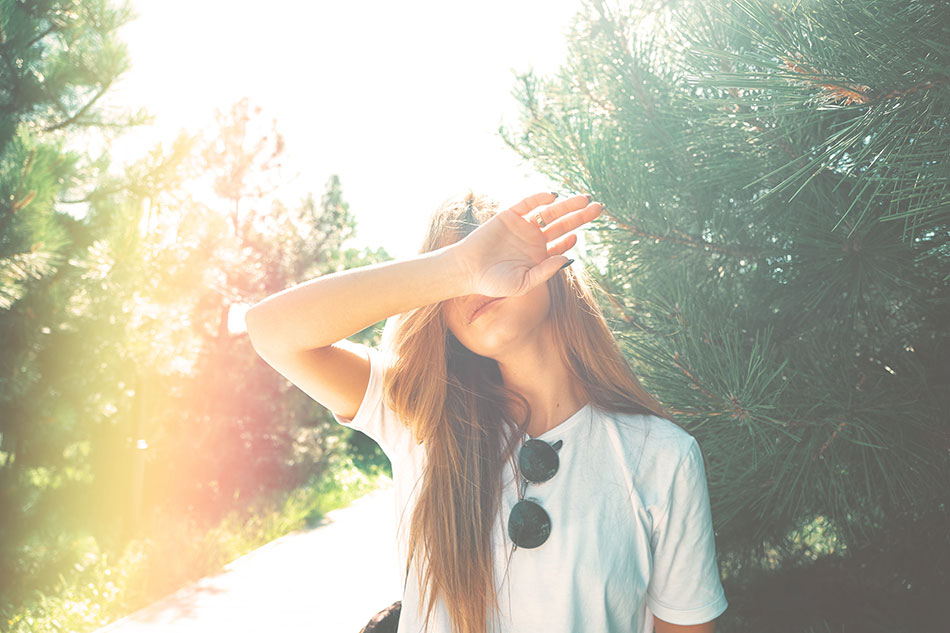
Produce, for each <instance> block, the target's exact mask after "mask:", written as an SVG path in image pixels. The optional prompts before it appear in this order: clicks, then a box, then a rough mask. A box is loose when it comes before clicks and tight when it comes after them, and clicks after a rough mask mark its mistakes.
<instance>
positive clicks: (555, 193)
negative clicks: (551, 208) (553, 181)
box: [551, 191, 561, 198]
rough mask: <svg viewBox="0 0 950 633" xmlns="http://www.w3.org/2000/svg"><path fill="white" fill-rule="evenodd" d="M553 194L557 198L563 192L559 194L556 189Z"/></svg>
mask: <svg viewBox="0 0 950 633" xmlns="http://www.w3.org/2000/svg"><path fill="white" fill-rule="evenodd" d="M551 195H552V196H554V197H555V198H557V197H558V196H560V195H561V194H559V193H558V192H556V191H552V192H551Z"/></svg>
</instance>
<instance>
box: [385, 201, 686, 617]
mask: <svg viewBox="0 0 950 633" xmlns="http://www.w3.org/2000/svg"><path fill="white" fill-rule="evenodd" d="M497 209H498V204H497V203H496V202H495V201H494V200H492V199H490V198H488V197H487V196H485V195H476V194H475V193H473V192H472V191H471V190H469V191H468V192H467V194H464V195H462V196H459V197H453V198H449V199H447V200H446V201H444V202H443V203H442V204H441V205H440V206H439V207H438V209H437V210H436V211H435V213H433V215H432V216H431V219H430V222H429V228H428V232H427V234H426V237H425V239H424V241H423V243H422V246H421V248H420V250H419V252H420V254H421V253H427V252H431V251H434V250H437V249H439V248H443V247H445V246H448V245H450V244H453V243H455V242H457V241H459V240H460V239H462V238H464V237H465V235H467V234H468V233H469V232H471V231H472V230H474V229H475V228H476V227H477V225H478V224H481V223H483V222H485V221H487V220H488V219H490V218H491V217H492V216H493V215H494V214H495V213H497ZM578 268H579V267H578ZM546 283H547V285H548V290H549V291H550V297H551V307H550V312H549V318H550V319H551V320H552V326H553V329H554V331H555V332H556V333H557V336H555V337H554V340H555V341H556V344H557V345H558V353H559V355H560V357H561V359H562V361H563V362H564V364H565V365H566V366H567V367H568V368H569V371H570V372H571V374H572V375H573V376H574V378H575V379H576V380H577V382H578V385H579V386H580V389H581V393H582V394H584V395H585V396H586V398H587V400H588V401H589V402H590V403H591V404H592V405H594V406H596V407H599V408H601V409H604V410H609V411H616V412H623V413H632V414H652V415H657V416H660V417H664V418H667V419H669V420H671V421H674V422H675V420H673V417H672V416H671V415H670V414H669V413H668V412H667V411H666V409H664V408H663V406H662V405H661V404H660V403H659V402H658V401H657V400H656V399H655V398H654V397H653V396H651V395H650V394H649V393H647V391H646V390H644V389H643V387H642V386H641V385H640V382H639V380H637V377H636V376H635V375H634V373H633V371H632V370H631V369H630V367H629V365H628V364H627V361H626V359H625V358H624V356H623V353H622V352H621V350H620V348H619V346H618V345H617V342H616V340H615V339H614V337H613V334H612V333H611V332H610V329H609V327H608V325H607V322H606V320H605V319H604V316H603V314H602V312H601V310H600V308H599V306H598V305H597V302H596V300H595V298H594V295H593V293H592V290H591V289H592V287H593V285H592V284H591V282H590V281H589V280H588V279H587V278H586V277H585V275H584V273H583V271H582V270H581V271H574V270H572V269H571V268H566V269H562V270H560V271H558V273H557V274H555V275H554V276H553V277H552V278H551V279H549V280H548V281H547V282H546ZM442 307H443V304H442V303H439V304H432V305H428V306H423V307H420V308H417V309H415V310H411V311H409V312H406V313H404V314H401V315H398V318H397V319H396V322H395V326H394V327H392V328H390V327H389V324H388V323H387V328H386V331H385V332H384V337H383V345H384V346H386V347H388V348H389V351H390V352H391V358H392V363H391V365H390V366H388V367H387V369H386V375H385V379H384V389H385V397H386V400H387V404H389V406H391V407H392V408H393V410H395V411H396V412H397V414H398V415H399V417H400V419H402V420H403V422H404V423H405V424H406V425H407V426H408V427H409V428H410V429H411V430H412V433H413V436H414V438H415V440H416V442H417V443H421V444H423V446H424V447H425V448H424V451H425V455H426V465H425V470H424V473H423V475H422V481H421V488H420V490H419V496H418V498H417V501H416V505H415V508H414V511H413V514H412V519H411V524H410V529H409V550H408V552H409V553H408V557H407V560H406V568H407V573H408V569H409V564H410V562H411V560H412V557H413V556H414V555H416V556H419V557H420V558H421V559H422V560H423V561H424V564H423V570H424V571H423V573H422V574H420V579H419V583H420V586H419V597H420V604H419V609H420V610H421V609H422V608H423V604H422V601H423V600H424V599H425V597H426V594H427V593H428V601H429V603H428V609H427V610H426V615H425V624H426V627H428V624H429V620H430V616H431V613H432V609H433V608H434V605H435V603H436V601H437V599H438V598H440V597H441V598H442V599H443V601H444V602H445V606H446V609H447V611H448V614H449V618H450V620H451V622H452V630H453V632H457V633H484V632H485V631H486V630H487V622H488V618H489V617H493V616H495V615H497V609H498V596H497V591H496V587H495V579H494V570H493V558H492V543H491V530H492V524H493V522H494V521H495V519H496V515H497V513H498V510H499V506H500V499H501V492H502V471H503V466H504V464H505V462H506V460H511V459H512V455H513V452H514V450H515V448H516V446H517V442H518V441H519V440H520V437H521V436H520V435H519V434H518V433H510V432H508V431H511V430H513V429H512V428H511V426H512V425H515V426H516V427H517V430H519V431H520V430H524V429H526V428H527V426H528V422H529V421H530V419H531V415H530V414H531V411H530V407H529V405H528V401H527V400H526V399H525V398H524V397H523V396H522V395H520V394H519V393H516V392H515V391H513V390H511V389H509V388H507V387H505V385H504V383H503V381H502V377H501V372H500V370H499V368H498V363H497V362H496V361H495V360H493V359H491V358H487V357H484V356H480V355H478V354H475V353H473V352H471V351H470V350H468V349H467V348H466V347H464V346H463V345H462V344H461V343H460V342H459V341H458V339H456V338H455V337H454V336H453V335H452V334H451V332H450V331H449V329H448V327H447V324H446V321H445V319H444V318H443V313H442ZM511 421H517V422H511ZM506 437H507V438H508V439H507V440H506V439H505V438H506ZM427 588H428V591H427Z"/></svg>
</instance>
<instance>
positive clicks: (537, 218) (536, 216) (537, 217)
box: [534, 211, 548, 229]
mask: <svg viewBox="0 0 950 633" xmlns="http://www.w3.org/2000/svg"><path fill="white" fill-rule="evenodd" d="M534 221H535V222H537V223H538V224H539V225H540V226H541V228H542V229H543V228H544V227H546V226H547V225H548V223H547V222H545V221H544V218H542V217H541V212H540V211H539V212H537V213H535V214H534Z"/></svg>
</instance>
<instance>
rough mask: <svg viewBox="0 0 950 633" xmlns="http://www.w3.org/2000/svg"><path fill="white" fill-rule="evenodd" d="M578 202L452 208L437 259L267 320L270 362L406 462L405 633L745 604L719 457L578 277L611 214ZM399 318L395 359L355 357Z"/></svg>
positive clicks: (576, 627) (598, 626)
mask: <svg viewBox="0 0 950 633" xmlns="http://www.w3.org/2000/svg"><path fill="white" fill-rule="evenodd" d="M556 198H557V195H556V194H553V193H539V194H536V195H533V196H531V197H529V198H526V199H525V200H522V201H521V202H519V203H518V204H516V205H515V206H513V207H511V208H510V209H506V210H503V211H498V208H497V205H496V204H495V203H494V202H493V201H491V200H489V199H487V198H485V197H484V196H475V195H474V194H472V193H471V192H469V193H468V195H466V196H464V197H460V198H455V199H450V200H447V201H446V202H445V203H443V204H442V205H441V206H440V208H439V209H438V210H437V211H436V212H435V213H434V214H433V216H432V218H431V221H430V225H429V230H428V234H427V235H426V237H425V240H424V243H423V245H422V248H421V250H420V253H419V255H417V256H414V257H410V258H405V259H399V260H395V261H390V262H385V263H381V264H375V265H371V266H364V267H360V268H356V269H351V270H346V271H342V272H339V273H334V274H330V275H325V276H322V277H319V278H317V279H314V280H311V281H309V282H307V283H304V284H300V285H298V286H295V287H293V288H290V289H287V290H284V291H282V292H279V293H277V294H275V295H273V296H271V297H268V298H266V299H264V300H263V301H261V302H260V303H258V304H257V305H255V306H253V307H252V308H251V310H250V311H249V312H248V313H247V317H246V321H247V327H248V334H249V335H250V337H251V341H252V344H253V345H254V348H255V350H256V351H257V352H258V354H260V356H261V357H262V358H263V359H264V360H265V361H267V362H268V363H269V364H270V365H272V366H273V367H274V368H275V369H276V370H277V371H278V372H280V373H281V374H282V375H284V376H285V377H286V378H288V379H289V380H290V381H292V382H293V383H294V384H296V385H297V386H299V387H300V388H301V389H302V390H303V391H305V392H306V393H307V394H309V395H310V396H311V397H312V398H314V399H315V400H316V401H317V402H320V403H321V404H323V405H324V406H326V407H327V408H329V409H330V410H331V411H332V412H333V414H334V417H335V418H336V420H337V421H339V422H340V423H342V424H348V425H350V426H351V427H353V428H356V429H359V430H360V431H363V432H364V433H366V434H367V435H369V436H370V437H372V438H373V439H375V440H376V441H377V442H378V443H379V444H380V446H381V447H382V449H383V450H384V451H385V453H386V454H387V455H388V456H389V458H390V460H391V462H392V466H393V481H394V488H395V494H396V516H397V519H398V523H397V524H398V526H399V527H398V530H397V543H398V546H399V553H400V557H401V559H402V560H403V561H405V562H406V568H405V576H404V578H403V580H404V583H405V584H404V593H403V599H402V607H401V612H400V614H399V622H398V630H399V631H400V633H416V632H422V631H428V632H429V633H450V632H451V633H456V632H457V633H485V632H486V631H492V632H506V633H516V632H517V633H521V632H524V633H528V632H535V631H545V632H548V633H553V632H564V633H568V632H576V631H597V632H620V631H623V632H624V633H630V632H638V633H650V631H652V630H653V627H655V628H656V631H658V632H659V633H665V632H670V631H692V632H711V631H714V626H715V623H714V620H715V618H716V617H718V616H719V615H720V614H721V613H722V612H723V611H724V610H725V609H726V607H727V602H726V599H725V596H724V593H723V590H722V586H721V584H720V579H719V569H718V565H717V560H716V552H715V542H714V536H713V529H712V521H711V515H710V508H709V497H708V492H707V486H706V477H705V469H704V464H703V455H702V452H701V451H700V448H699V445H698V444H697V443H696V440H695V439H694V438H693V437H692V436H691V435H690V434H689V433H687V432H686V431H685V430H684V429H683V428H682V427H680V426H678V425H677V424H676V423H675V422H674V421H673V419H672V417H671V416H670V415H669V414H668V413H667V412H666V411H665V409H664V408H663V407H662V406H661V405H660V403H659V402H657V401H656V399H654V398H653V397H652V396H650V394H648V393H647V392H646V391H645V390H644V389H643V388H642V387H641V385H640V383H639V381H638V380H637V378H636V377H635V376H634V374H633V373H632V371H631V370H630V368H629V367H628V365H627V363H626V361H625V359H624V356H623V355H622V353H621V351H620V349H619V347H618V345H617V342H616V341H615V339H614V338H613V335H612V334H611V332H610V330H609V328H608V326H607V323H606V321H605V320H604V317H603V315H602V313H601V311H600V310H599V308H598V305H597V303H596V301H595V299H594V296H593V294H592V292H591V286H590V283H589V282H588V281H587V280H586V279H585V277H584V275H583V274H582V271H578V270H574V269H572V268H570V267H567V266H568V265H569V264H570V263H571V262H572V261H573V260H568V258H567V257H566V256H564V253H565V252H566V251H567V250H568V249H570V248H571V247H572V246H574V244H575V242H576V235H574V234H572V233H570V232H571V231H573V230H574V229H577V228H578V227H580V226H582V225H584V224H585V223H587V222H589V221H591V220H592V219H594V218H596V217H597V216H598V215H599V214H600V213H601V211H602V209H603V205H601V204H600V203H598V202H591V198H590V197H589V196H583V195H581V196H574V197H570V198H568V199H566V200H561V201H560V202H557V201H556ZM387 317H390V318H389V319H388V320H387V322H386V327H385V328H384V331H383V337H382V343H381V345H380V347H379V348H378V349H377V348H370V347H366V346H363V345H358V344H355V343H352V342H350V341H348V340H346V337H348V336H351V335H353V334H355V333H357V332H359V331H361V330H363V329H365V328H366V327H369V326H370V325H372V324H374V323H377V322H379V321H381V320H383V319H386V318H387ZM353 590H354V591H359V588H358V587H354V588H353Z"/></svg>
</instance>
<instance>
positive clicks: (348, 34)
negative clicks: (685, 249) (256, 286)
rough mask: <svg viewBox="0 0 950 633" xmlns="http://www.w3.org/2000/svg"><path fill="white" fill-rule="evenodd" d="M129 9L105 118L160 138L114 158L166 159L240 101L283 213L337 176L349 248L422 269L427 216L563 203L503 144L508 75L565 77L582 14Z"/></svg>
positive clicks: (533, 2)
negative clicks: (249, 112)
mask: <svg viewBox="0 0 950 633" xmlns="http://www.w3.org/2000/svg"><path fill="white" fill-rule="evenodd" d="M131 4H132V6H133V7H134V9H135V11H136V12H137V13H138V14H139V18H137V19H136V20H135V21H133V22H131V23H130V24H128V25H126V26H125V27H124V28H123V29H122V31H121V32H120V33H121V36H122V37H123V38H124V39H125V41H126V42H127V43H128V45H129V53H130V56H131V59H132V64H133V67H132V69H131V70H130V71H129V72H128V73H127V74H126V75H124V78H123V80H122V81H120V83H119V84H118V85H117V86H116V87H115V89H114V93H113V94H112V95H111V97H110V99H109V101H108V103H110V104H121V105H126V106H128V107H131V108H139V107H143V106H144V107H146V108H147V109H148V110H149V111H150V112H152V113H153V114H155V115H156V125H155V126H154V128H153V129H143V130H140V131H136V132H134V133H132V132H130V133H129V134H127V135H126V136H125V137H124V138H123V139H122V140H121V141H120V142H118V143H116V144H115V145H114V146H113V155H115V156H119V157H121V156H123V155H127V156H129V157H130V158H131V157H133V156H141V155H142V154H143V153H144V152H145V151H146V149H147V148H149V147H151V146H152V145H154V144H155V143H157V142H159V141H162V142H164V143H166V146H167V145H168V144H169V143H170V142H171V140H172V139H173V138H174V136H175V135H176V133H177V131H178V130H179V129H181V128H186V129H188V130H189V131H196V130H198V129H199V128H201V127H207V126H210V125H212V124H213V122H214V110H215V109H216V108H220V109H222V110H226V109H228V108H229V107H230V106H231V104H233V103H234V102H235V101H237V100H239V99H240V98H241V97H243V96H247V97H249V98H250V100H251V104H252V105H260V106H261V107H262V108H263V114H264V115H266V116H267V117H270V118H275V119H276V120H277V126H278V130H279V131H280V132H281V133H282V134H283V135H284V138H285V140H286V142H287V149H286V153H285V160H284V166H285V169H287V173H288V182H287V190H286V193H285V194H283V195H281V196H280V198H281V199H282V200H284V201H285V202H287V203H288V204H293V203H296V201H298V200H299V199H300V198H302V197H303V196H304V195H305V193H306V192H307V191H312V192H313V193H314V196H315V197H316V198H317V199H319V197H320V195H321V194H322V193H323V190H324V185H325V183H326V181H327V178H328V177H329V176H330V174H333V173H336V174H339V176H340V178H341V181H342V185H343V194H344V198H345V199H346V200H347V201H348V202H349V203H350V211H351V212H352V213H353V214H354V215H355V216H356V218H357V223H358V224H357V235H358V237H357V238H356V239H355V240H353V241H351V242H350V243H348V244H347V245H348V246H356V247H361V246H373V247H376V246H383V247H384V248H385V249H386V250H387V251H388V252H389V253H390V254H391V255H393V256H394V257H397V258H398V257H406V256H410V255H413V254H415V253H416V251H417V249H418V245H419V242H420V240H421V238H422V232H423V230H424V228H425V221H426V218H427V216H428V214H429V213H430V212H431V211H432V210H433V209H434V208H435V207H436V206H437V205H438V203H439V202H441V201H442V200H444V199H445V198H447V197H449V196H451V195H454V194H457V193H459V192H460V191H462V190H464V189H465V188H467V187H469V186H471V187H473V188H475V189H476V191H477V190H484V191H487V192H489V193H490V194H491V195H493V196H495V197H496V198H498V199H499V200H500V201H501V203H502V204H503V205H504V206H510V205H511V204H514V203H515V202H517V201H518V200H520V199H522V198H524V197H526V196H528V195H530V194H532V193H536V192H538V191H550V190H552V189H553V190H556V188H557V185H556V184H554V183H552V182H550V181H549V180H548V179H547V178H546V177H543V176H541V175H539V174H537V173H535V172H534V170H533V168H532V167H531V166H530V165H528V164H527V163H525V162H523V161H521V159H520V158H519V157H518V156H517V155H516V154H515V153H514V152H513V151H512V150H510V149H508V148H506V147H505V146H504V144H503V142H502V141H501V139H500V137H499V135H498V133H497V128H498V126H499V124H500V123H504V124H505V125H506V126H508V127H509V128H511V129H513V130H517V104H516V102H515V99H514V97H513V96H511V91H512V89H513V88H514V87H515V85H516V84H515V76H514V72H515V71H517V72H525V71H527V70H529V69H531V68H533V69H534V70H535V72H536V73H538V74H540V75H548V76H549V75H553V74H554V72H555V71H556V70H557V68H558V66H560V65H561V64H562V62H563V59H564V56H565V55H566V33H567V31H568V27H569V25H570V23H571V18H572V17H573V15H574V14H575V13H577V12H578V11H583V10H584V7H583V5H582V4H581V0H479V1H478V2H448V1H446V0H441V1H431V0H407V1H405V2H398V3H396V2H391V1H381V0H372V1H364V2H357V1H352V2H350V1H342V0H341V1H336V2H327V1H320V2H308V1H304V0H269V1H268V2H249V1H246V0H227V1H225V0H200V1H199V2H194V1H193V0H132V2H131ZM123 152H127V154H123ZM119 160H120V161H122V159H121V158H120V159H119ZM295 173H299V174H300V176H299V177H297V178H296V179H293V178H291V176H292V175H293V174H295ZM562 193H565V194H576V193H582V192H579V191H574V192H569V191H562ZM578 238H579V244H578V245H577V246H575V248H574V249H572V250H571V251H568V256H571V254H572V253H573V252H574V250H580V249H582V248H583V235H582V234H581V233H578Z"/></svg>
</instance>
